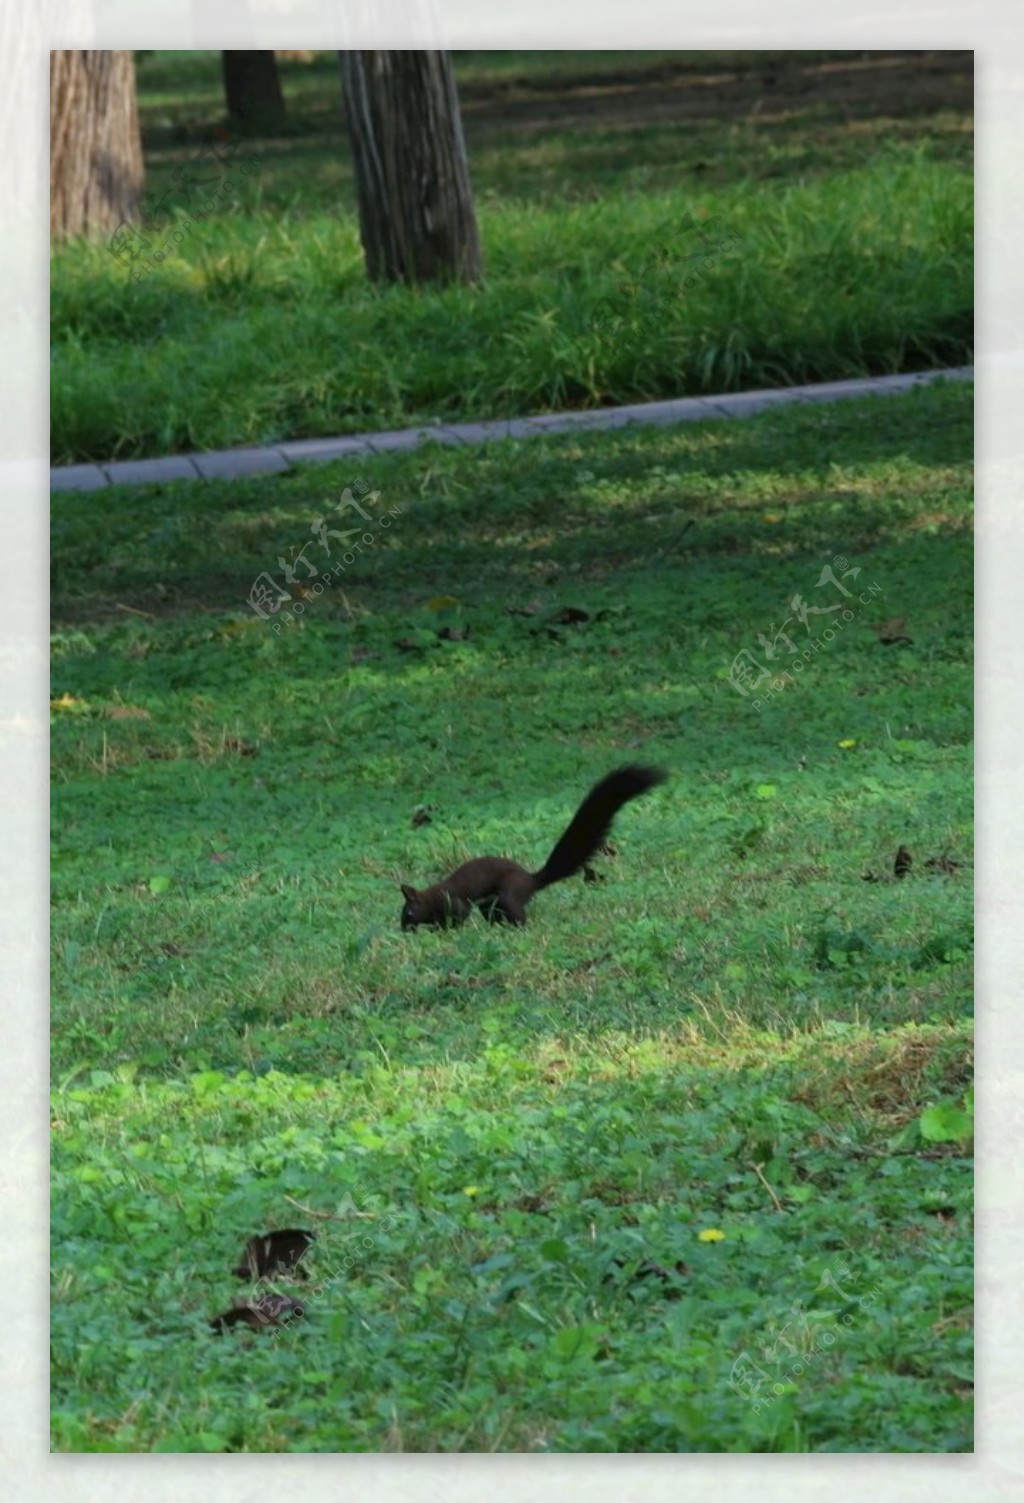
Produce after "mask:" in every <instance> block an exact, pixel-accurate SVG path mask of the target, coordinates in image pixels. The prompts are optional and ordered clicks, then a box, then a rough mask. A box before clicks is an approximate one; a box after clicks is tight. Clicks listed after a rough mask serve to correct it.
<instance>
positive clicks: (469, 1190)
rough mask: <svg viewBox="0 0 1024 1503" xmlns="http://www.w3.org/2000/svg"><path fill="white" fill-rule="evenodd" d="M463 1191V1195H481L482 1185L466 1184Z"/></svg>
mask: <svg viewBox="0 0 1024 1503" xmlns="http://www.w3.org/2000/svg"><path fill="white" fill-rule="evenodd" d="M462 1193H463V1195H479V1194H480V1186H479V1185H466V1186H465V1188H464V1189H463V1191H462Z"/></svg>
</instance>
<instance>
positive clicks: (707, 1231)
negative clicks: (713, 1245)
mask: <svg viewBox="0 0 1024 1503" xmlns="http://www.w3.org/2000/svg"><path fill="white" fill-rule="evenodd" d="M697 1241H698V1242H724V1241H725V1233H724V1232H720V1231H719V1230H718V1227H717V1226H708V1227H705V1228H704V1230H703V1231H702V1232H698V1234H697Z"/></svg>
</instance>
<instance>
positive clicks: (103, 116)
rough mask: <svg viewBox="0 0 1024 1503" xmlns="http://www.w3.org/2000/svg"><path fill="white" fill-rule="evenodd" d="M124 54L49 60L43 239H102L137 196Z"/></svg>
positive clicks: (138, 174)
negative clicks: (47, 194) (46, 226)
mask: <svg viewBox="0 0 1024 1503" xmlns="http://www.w3.org/2000/svg"><path fill="white" fill-rule="evenodd" d="M142 184H143V167H142V137H141V135H140V134H139V113H138V108H137V106H136V103H135V59H134V57H133V56H132V54H131V53H130V52H51V53H50V234H51V235H52V236H53V238H54V239H58V240H59V239H64V238H66V237H67V236H68V235H105V234H106V235H109V234H110V232H111V231H112V230H115V229H116V228H117V226H118V225H119V224H122V223H124V222H125V221H126V220H129V219H131V217H132V215H133V214H134V213H135V212H136V210H137V208H138V203H139V197H140V195H141V193H142Z"/></svg>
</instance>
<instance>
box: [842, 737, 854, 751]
mask: <svg viewBox="0 0 1024 1503" xmlns="http://www.w3.org/2000/svg"><path fill="white" fill-rule="evenodd" d="M839 745H840V746H841V747H842V748H843V751H849V749H850V747H851V746H856V745H857V743H856V741H850V740H846V741H840V743H839Z"/></svg>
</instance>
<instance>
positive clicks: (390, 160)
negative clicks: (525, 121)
mask: <svg viewBox="0 0 1024 1503" xmlns="http://www.w3.org/2000/svg"><path fill="white" fill-rule="evenodd" d="M341 74H342V84H343V87H344V95H345V113H346V116H347V119H348V126H349V132H350V135H351V138H352V152H353V156H354V160H355V174H356V187H357V191H358V195H359V228H360V234H361V237H362V242H363V252H364V254H365V257H366V271H367V275H368V276H369V277H370V279H371V281H375V282H379V281H389V282H412V283H418V282H434V281H438V282H450V281H460V282H477V281H479V280H480V278H481V276H482V275H483V264H482V261H481V257H480V237H479V235H478V233H477V227H476V213H475V210H474V208H473V194H472V191H471V189H470V186H469V167H468V164H467V161H466V146H465V142H464V140H463V136H462V121H461V119H460V116H459V101H458V95H457V94H456V91H455V79H454V76H453V74H452V68H451V59H450V58H449V56H448V54H447V53H446V52H343V53H341Z"/></svg>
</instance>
